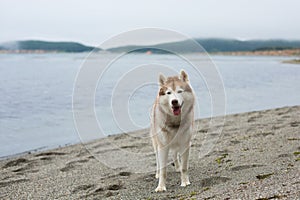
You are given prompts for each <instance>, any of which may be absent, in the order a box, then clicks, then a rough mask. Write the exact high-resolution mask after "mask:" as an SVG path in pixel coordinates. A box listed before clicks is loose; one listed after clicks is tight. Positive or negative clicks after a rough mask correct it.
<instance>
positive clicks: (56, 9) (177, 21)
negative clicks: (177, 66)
mask: <svg viewBox="0 0 300 200" xmlns="http://www.w3.org/2000/svg"><path fill="white" fill-rule="evenodd" d="M299 8H300V1H299V0H151V1H144V0H119V1H117V0H107V1H101V0H80V1H79V0H24V1H23V0H1V1H0V26H1V34H0V42H5V41H12V40H23V39H42V40H50V41H57V40H59V41H62V40H63V41H65V40H66V41H78V42H82V43H84V44H89V45H99V44H101V43H102V42H103V41H105V40H107V39H108V38H110V37H111V36H114V35H116V34H119V33H122V32H125V31H128V30H132V29H137V28H142V27H158V28H166V29H172V30H174V31H179V32H181V33H183V34H185V35H188V36H190V37H200V38H208V37H221V38H237V39H275V38H276V39H277V38H281V39H300V25H299V21H300V12H299Z"/></svg>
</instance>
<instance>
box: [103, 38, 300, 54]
mask: <svg viewBox="0 0 300 200" xmlns="http://www.w3.org/2000/svg"><path fill="white" fill-rule="evenodd" d="M194 41H195V42H197V43H199V44H200V45H201V46H202V47H203V48H204V49H205V50H206V51H207V52H234V51H260V50H283V49H293V48H300V41H298V40H294V41H292V40H248V41H241V40H234V39H214V38H212V39H195V40H194ZM194 41H191V40H186V41H180V42H171V43H164V44H158V45H151V46H123V47H116V48H110V49H107V50H108V51H111V52H124V51H132V50H133V49H137V48H140V49H139V50H134V52H137V53H143V52H146V51H151V52H152V53H167V52H166V51H164V50H161V49H169V50H172V51H174V52H179V53H192V52H198V51H199V49H198V48H194V49H193V48H191V47H194V46H195V45H191V44H192V43H194Z"/></svg>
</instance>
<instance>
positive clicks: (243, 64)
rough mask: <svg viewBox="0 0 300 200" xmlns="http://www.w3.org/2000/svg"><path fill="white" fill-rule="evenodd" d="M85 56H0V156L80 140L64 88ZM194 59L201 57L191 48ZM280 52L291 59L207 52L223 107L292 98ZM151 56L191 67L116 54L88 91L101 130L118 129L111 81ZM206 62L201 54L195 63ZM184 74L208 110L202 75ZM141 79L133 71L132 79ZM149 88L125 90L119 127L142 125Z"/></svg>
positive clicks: (295, 81)
mask: <svg viewBox="0 0 300 200" xmlns="http://www.w3.org/2000/svg"><path fill="white" fill-rule="evenodd" d="M86 56H87V54H1V55H0V96H1V98H0V157H3V156H8V155H13V154H17V153H21V152H24V151H29V150H33V149H42V148H52V147H57V146H60V145H61V146H63V145H65V144H72V143H78V142H80V139H79V136H78V134H77V132H76V130H75V127H74V122H73V114H72V91H73V84H74V80H75V78H76V74H77V72H78V70H79V68H80V66H81V64H82V63H83V61H84V58H85V57H86ZM109 56H111V55H108V57H109ZM194 59H195V60H197V59H201V57H199V56H197V55H194ZM286 59H292V58H291V57H289V58H286V57H254V56H212V60H213V61H214V63H215V64H216V66H217V67H218V69H219V71H220V74H221V77H222V79H223V82H224V86H225V92H226V97H227V101H226V113H227V114H228V113H240V112H247V111H253V110H262V109H269V108H276V107H283V106H291V105H300V92H299V91H300V66H299V65H293V64H283V63H281V61H282V60H286ZM154 61H155V63H159V64H164V65H172V66H176V70H177V68H178V70H179V69H180V68H184V69H186V70H187V72H190V71H191V70H189V68H188V66H187V64H186V63H185V62H183V61H182V60H180V59H178V58H176V57H172V56H171V55H129V56H125V57H124V58H122V59H121V60H120V61H116V62H115V63H114V66H112V67H111V68H110V69H109V70H108V71H107V73H106V77H104V78H103V79H101V80H100V82H99V85H98V87H97V90H96V98H95V100H96V115H97V118H98V120H99V121H100V122H101V126H103V127H102V128H103V130H104V131H105V132H106V134H115V133H119V132H121V131H122V130H123V131H124V127H122V126H124V124H123V125H122V124H121V129H120V127H119V126H116V124H115V122H114V121H113V116H114V114H117V115H118V113H119V114H120V112H121V110H118V109H119V108H120V109H121V108H122V107H120V106H119V107H118V106H117V108H116V110H114V114H112V113H111V110H112V109H111V108H110V106H111V101H110V99H111V97H112V94H111V92H112V90H113V89H114V87H115V86H116V84H115V83H117V82H116V81H117V80H119V79H120V77H121V75H122V74H124V72H128V70H129V69H131V68H132V66H138V65H141V64H143V63H152V62H154ZM206 62H207V60H203V64H205V63H206ZM95 63H101V60H100V61H99V60H97V58H95ZM121 66H122V67H121ZM155 76H156V75H155ZM190 76H191V82H192V85H193V88H194V89H195V91H196V93H197V97H198V98H200V100H199V102H200V104H199V105H198V109H199V110H200V114H199V115H197V117H198V118H199V117H200V118H204V117H210V116H211V115H212V109H211V97H210V94H209V91H208V89H207V86H206V85H205V81H204V79H201V78H200V79H199V78H198V79H197V77H194V73H192V72H190ZM142 79H143V77H137V78H136V80H133V81H138V80H142ZM156 91H157V86H156V85H155V84H149V85H145V86H142V87H140V88H137V89H136V90H135V92H134V93H132V95H131V96H130V97H129V98H128V97H127V99H126V100H125V103H124V105H125V107H126V108H128V110H129V116H130V118H131V119H132V121H134V125H132V126H131V125H130V126H128V127H125V131H129V130H133V129H138V128H146V127H148V126H149V108H150V106H151V104H152V102H153V100H154V98H155V95H156V94H155V93H156ZM120 93H122V92H120V90H118V91H117V94H115V95H117V96H118V95H119V98H121V99H122V98H123V97H122V94H120ZM124 93H125V91H124ZM117 102H118V101H116V102H115V103H117ZM112 103H114V102H112ZM125 125H126V123H125Z"/></svg>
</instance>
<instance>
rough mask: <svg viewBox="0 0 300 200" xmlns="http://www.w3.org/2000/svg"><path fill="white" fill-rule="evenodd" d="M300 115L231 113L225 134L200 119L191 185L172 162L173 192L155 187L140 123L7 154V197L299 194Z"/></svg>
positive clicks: (297, 111) (3, 191)
mask: <svg viewBox="0 0 300 200" xmlns="http://www.w3.org/2000/svg"><path fill="white" fill-rule="evenodd" d="M299 116H300V106H293V107H284V108H278V109H272V110H265V111H255V112H249V113H242V114H234V115H228V116H226V117H225V123H224V125H222V127H221V128H222V132H221V134H220V135H218V134H217V133H214V132H213V130H215V128H216V127H212V126H211V124H210V119H201V120H198V121H196V125H197V127H198V128H197V130H196V131H195V134H194V139H193V141H192V148H191V156H190V169H189V174H190V181H191V185H190V186H188V187H186V188H182V187H180V174H178V173H177V172H175V170H174V167H173V166H172V165H169V166H168V168H167V171H168V179H167V192H163V193H155V192H154V189H155V187H156V186H157V182H158V181H157V180H156V179H155V172H154V171H153V169H154V167H155V156H154V153H153V152H152V145H151V140H150V139H149V137H148V130H141V131H138V132H134V133H129V134H120V135H114V136H109V137H107V138H103V139H99V140H97V141H93V142H91V143H89V144H86V145H83V144H77V145H72V146H68V147H63V148H58V149H52V150H48V151H43V152H36V153H28V154H26V155H21V156H14V157H11V158H8V159H5V160H1V161H0V170H1V173H0V199H257V200H265V199H300V118H299ZM213 126H215V125H213ZM216 126H219V125H216ZM214 135H215V136H216V137H215V138H214V139H217V140H216V144H215V145H214V146H213V149H212V150H211V151H210V153H209V154H207V155H205V156H204V157H201V156H200V157H199V155H201V152H200V151H201V146H202V141H203V140H205V139H207V138H208V136H212V137H213V136H214ZM124 152H125V153H124ZM139 161H140V162H139Z"/></svg>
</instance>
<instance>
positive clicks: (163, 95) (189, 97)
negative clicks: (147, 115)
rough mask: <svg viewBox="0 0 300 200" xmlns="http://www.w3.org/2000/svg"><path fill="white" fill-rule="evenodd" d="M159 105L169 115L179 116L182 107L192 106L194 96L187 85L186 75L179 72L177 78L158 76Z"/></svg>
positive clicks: (183, 72) (182, 109)
mask: <svg viewBox="0 0 300 200" xmlns="http://www.w3.org/2000/svg"><path fill="white" fill-rule="evenodd" d="M158 95H159V104H160V105H161V106H163V109H164V110H165V111H166V112H168V113H169V114H173V115H175V116H179V115H180V114H181V113H182V112H183V111H184V107H187V108H188V107H191V106H193V104H194V95H193V91H192V88H191V86H190V84H189V79H188V75H187V73H186V72H185V71H183V70H181V72H180V74H179V76H172V77H165V76H164V75H162V74H160V75H159V93H158Z"/></svg>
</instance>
